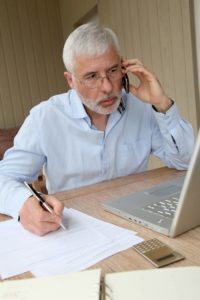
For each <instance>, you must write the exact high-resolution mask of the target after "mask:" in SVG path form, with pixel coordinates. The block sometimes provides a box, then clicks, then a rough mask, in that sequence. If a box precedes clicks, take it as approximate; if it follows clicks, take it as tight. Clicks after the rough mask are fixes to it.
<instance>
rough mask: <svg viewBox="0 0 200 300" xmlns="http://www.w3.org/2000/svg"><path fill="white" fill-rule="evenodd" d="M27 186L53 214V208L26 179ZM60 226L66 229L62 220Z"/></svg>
mask: <svg viewBox="0 0 200 300" xmlns="http://www.w3.org/2000/svg"><path fill="white" fill-rule="evenodd" d="M24 184H25V186H26V187H27V188H28V189H29V190H30V191H31V193H32V195H33V196H34V197H35V198H36V199H37V200H38V201H39V202H40V204H41V205H42V206H43V207H44V208H46V210H48V211H49V212H50V213H51V214H53V210H52V208H51V207H50V206H49V205H48V204H47V203H46V202H45V200H44V199H43V198H42V196H41V195H40V194H39V193H38V192H37V191H36V190H35V189H34V188H33V187H32V186H31V185H30V184H29V183H27V182H26V181H24ZM60 226H61V227H62V228H63V229H66V227H65V226H64V225H63V223H62V222H60Z"/></svg>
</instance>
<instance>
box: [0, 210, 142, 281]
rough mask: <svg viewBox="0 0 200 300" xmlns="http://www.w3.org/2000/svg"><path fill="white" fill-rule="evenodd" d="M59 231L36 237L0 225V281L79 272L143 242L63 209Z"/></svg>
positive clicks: (13, 226)
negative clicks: (21, 275)
mask: <svg viewBox="0 0 200 300" xmlns="http://www.w3.org/2000/svg"><path fill="white" fill-rule="evenodd" d="M63 223H64V225H65V226H66V227H67V230H63V229H62V228H61V229H59V230H58V231H56V232H52V233H50V234H48V235H46V236H43V237H39V236H36V235H34V234H32V233H30V232H29V231H26V230H25V229H24V228H23V227H22V226H21V224H19V223H17V222H16V221H14V220H10V221H6V222H1V223H0V240H1V241H4V243H2V245H1V247H0V275H1V278H2V279H4V278H7V277H11V276H15V275H17V274H21V273H24V272H26V271H31V272H32V273H33V274H34V275H35V276H48V275H57V274H62V273H68V272H74V271H80V270H83V269H85V268H88V267H89V266H91V265H93V264H95V263H97V262H99V261H100V260H102V259H105V258H106V257H108V256H110V255H113V254H115V253H117V252H119V251H122V250H125V249H127V248H129V247H131V246H132V245H134V244H137V243H139V242H141V241H142V240H143V239H142V238H140V237H138V236H137V235H136V233H135V232H133V231H130V230H127V229H124V228H120V227H118V226H115V225H113V224H109V223H106V222H103V221H100V220H98V219H95V218H93V217H91V216H88V215H86V214H83V213H81V212H79V211H77V210H74V209H65V210H64V214H63Z"/></svg>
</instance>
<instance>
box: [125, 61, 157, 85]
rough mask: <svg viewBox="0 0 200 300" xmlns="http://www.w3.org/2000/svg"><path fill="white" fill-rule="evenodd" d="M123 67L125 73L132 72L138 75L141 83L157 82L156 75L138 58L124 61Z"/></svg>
mask: <svg viewBox="0 0 200 300" xmlns="http://www.w3.org/2000/svg"><path fill="white" fill-rule="evenodd" d="M122 67H123V68H124V72H125V73H128V72H131V73H132V74H134V75H136V76H137V77H138V78H139V80H140V81H141V82H144V81H146V80H148V81H151V80H155V76H154V74H153V73H152V72H150V71H149V70H148V69H147V68H146V67H145V66H144V65H143V64H142V62H141V61H140V60H139V59H137V58H134V59H129V60H124V61H122Z"/></svg>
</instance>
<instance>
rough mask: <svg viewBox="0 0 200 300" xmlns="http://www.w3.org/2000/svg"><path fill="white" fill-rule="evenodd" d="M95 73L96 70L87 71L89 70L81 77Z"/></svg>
mask: <svg viewBox="0 0 200 300" xmlns="http://www.w3.org/2000/svg"><path fill="white" fill-rule="evenodd" d="M97 73H98V72H97V71H89V72H87V73H85V74H83V77H88V76H90V75H93V74H97Z"/></svg>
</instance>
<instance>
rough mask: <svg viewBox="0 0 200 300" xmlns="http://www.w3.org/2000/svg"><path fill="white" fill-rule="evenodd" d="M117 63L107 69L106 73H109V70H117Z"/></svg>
mask: <svg viewBox="0 0 200 300" xmlns="http://www.w3.org/2000/svg"><path fill="white" fill-rule="evenodd" d="M119 65H120V64H119V63H117V64H114V65H112V66H111V67H109V68H108V69H107V71H109V70H111V69H113V68H117V67H119Z"/></svg>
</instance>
